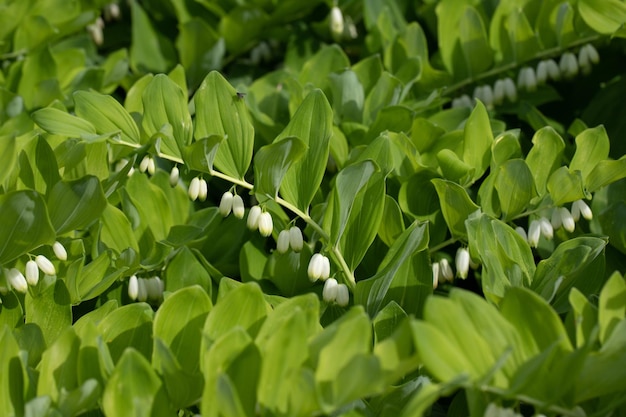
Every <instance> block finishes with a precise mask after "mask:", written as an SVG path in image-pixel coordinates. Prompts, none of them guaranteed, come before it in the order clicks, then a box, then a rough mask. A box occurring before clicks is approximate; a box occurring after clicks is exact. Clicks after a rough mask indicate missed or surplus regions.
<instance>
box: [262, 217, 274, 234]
mask: <svg viewBox="0 0 626 417" xmlns="http://www.w3.org/2000/svg"><path fill="white" fill-rule="evenodd" d="M273 229H274V223H273V222H272V215H271V214H269V213H268V212H267V211H265V212H263V213H261V215H260V216H259V233H261V236H263V237H268V236H269V235H271V234H272V230H273Z"/></svg>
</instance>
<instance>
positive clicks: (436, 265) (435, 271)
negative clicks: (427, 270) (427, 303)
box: [432, 262, 439, 289]
mask: <svg viewBox="0 0 626 417" xmlns="http://www.w3.org/2000/svg"><path fill="white" fill-rule="evenodd" d="M432 269H433V289H435V288H437V286H438V285H439V262H433V264H432Z"/></svg>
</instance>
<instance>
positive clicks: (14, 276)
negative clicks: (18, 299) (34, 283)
mask: <svg viewBox="0 0 626 417" xmlns="http://www.w3.org/2000/svg"><path fill="white" fill-rule="evenodd" d="M7 281H8V282H9V284H10V285H11V287H13V288H14V289H15V291H17V292H21V293H25V292H26V291H27V290H28V283H27V282H26V278H24V275H22V273H21V272H20V271H19V270H18V269H16V268H11V269H10V270H9V272H8V273H7Z"/></svg>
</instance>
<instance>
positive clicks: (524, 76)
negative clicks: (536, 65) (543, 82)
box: [517, 67, 537, 92]
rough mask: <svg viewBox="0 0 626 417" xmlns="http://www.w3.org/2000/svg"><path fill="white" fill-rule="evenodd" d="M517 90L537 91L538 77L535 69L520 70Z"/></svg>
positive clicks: (525, 68)
mask: <svg viewBox="0 0 626 417" xmlns="http://www.w3.org/2000/svg"><path fill="white" fill-rule="evenodd" d="M517 88H519V89H520V90H522V89H523V90H526V91H530V92H532V91H535V90H536V89H537V77H536V75H535V70H534V69H533V68H531V67H524V68H522V69H521V70H520V72H519V74H518V75H517Z"/></svg>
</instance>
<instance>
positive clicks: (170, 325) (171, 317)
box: [153, 285, 213, 374]
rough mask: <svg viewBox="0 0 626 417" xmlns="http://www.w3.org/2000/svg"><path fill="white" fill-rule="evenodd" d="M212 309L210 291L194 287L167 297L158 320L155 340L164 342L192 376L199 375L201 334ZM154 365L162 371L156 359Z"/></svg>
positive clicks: (156, 318)
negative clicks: (208, 292) (197, 373)
mask: <svg viewBox="0 0 626 417" xmlns="http://www.w3.org/2000/svg"><path fill="white" fill-rule="evenodd" d="M212 306H213V304H212V303H211V299H210V298H209V296H208V295H207V293H206V291H205V290H204V289H203V288H201V287H200V286H198V285H194V286H190V287H186V288H183V289H181V290H178V291H176V292H174V293H173V294H172V295H170V296H169V297H167V298H166V299H165V301H164V302H163V304H161V306H160V307H159V310H158V311H157V313H156V315H155V316H154V325H153V326H154V334H153V336H154V338H155V339H156V338H159V339H160V340H162V341H163V342H164V343H165V344H166V346H168V347H169V348H170V350H171V352H172V353H173V355H174V357H175V358H176V360H177V361H178V363H180V365H181V366H182V369H183V370H185V371H187V372H189V373H190V374H193V373H196V372H199V362H198V358H199V349H200V341H201V335H202V334H201V333H202V328H203V326H204V322H205V320H206V317H207V315H208V314H209V311H210V310H211V308H212ZM153 352H154V351H153ZM153 365H154V366H155V367H156V368H157V369H159V366H160V365H159V361H158V360H156V357H155V359H154V360H153Z"/></svg>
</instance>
